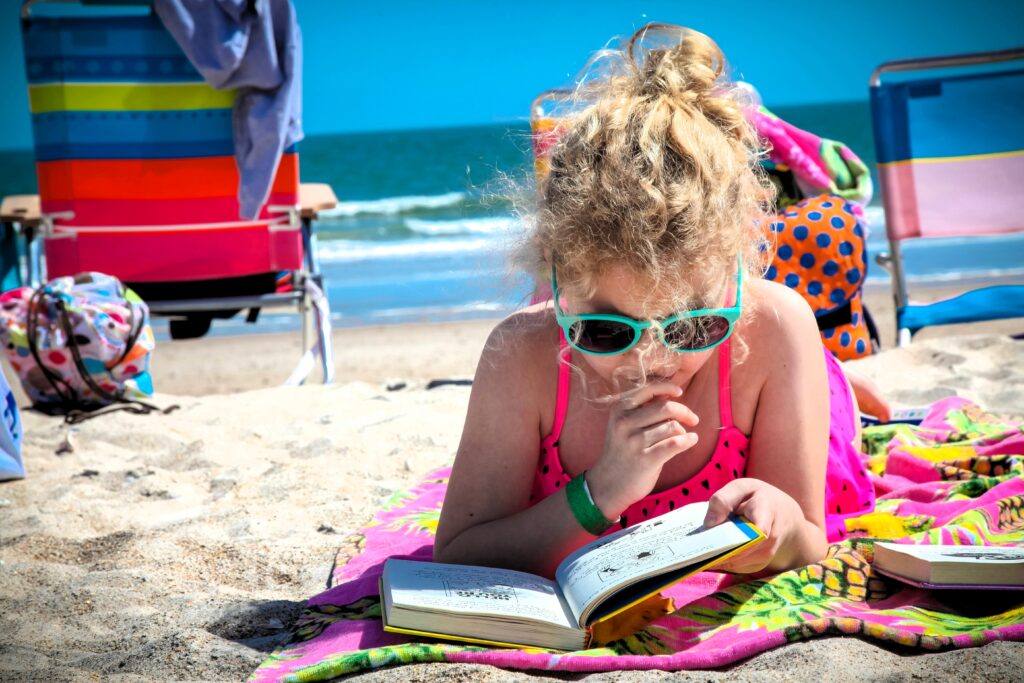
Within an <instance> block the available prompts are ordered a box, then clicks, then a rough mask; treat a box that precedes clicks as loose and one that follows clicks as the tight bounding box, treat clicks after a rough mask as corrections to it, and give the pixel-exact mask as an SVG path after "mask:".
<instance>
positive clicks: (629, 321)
mask: <svg viewBox="0 0 1024 683" xmlns="http://www.w3.org/2000/svg"><path fill="white" fill-rule="evenodd" d="M559 295H560V292H559V290H558V279H557V277H556V276H555V264H554V260H552V263H551V298H552V299H553V301H554V304H555V320H556V321H557V322H558V326H559V327H561V328H562V332H563V333H564V334H565V338H566V340H567V341H568V342H569V344H570V345H571V346H572V347H573V348H574V349H576V350H577V351H579V352H580V353H586V354H589V355H591V356H617V355H619V354H623V353H626V352H627V351H629V350H630V349H631V348H633V347H634V346H636V345H637V344H638V343H639V342H640V337H642V336H643V333H644V330H646V329H649V328H652V327H653V328H656V329H657V337H658V340H659V341H660V342H661V343H662V345H663V346H664V347H665V348H667V349H669V350H671V351H675V352H676V353H696V352H698V351H707V350H709V349H713V348H715V347H716V346H718V345H719V344H721V343H722V342H724V341H725V340H726V339H728V338H729V337H730V336H732V331H733V328H735V327H736V321H737V320H739V318H740V310H741V305H742V300H743V261H742V259H740V258H737V268H736V303H734V304H733V305H732V306H729V307H728V308H702V309H700V310H697V311H683V312H682V313H676V314H675V315H670V316H669V317H667V318H663V319H661V320H659V321H657V322H655V321H651V320H636V319H634V318H630V317H627V316H624V315H615V314H613V313H582V314H579V315H574V314H571V313H566V312H565V311H563V310H562V307H561V306H560V305H559V304H558V298H559ZM704 316H715V317H719V318H725V320H726V321H727V322H728V323H729V329H728V331H726V333H725V334H724V335H722V338H721V339H719V340H718V341H716V342H714V343H713V344H708V345H707V346H701V347H699V348H695V349H681V348H678V347H675V346H672V345H670V344H669V343H668V342H667V341H666V340H665V330H666V329H668V327H669V326H670V325H671V324H672V323H676V322H679V321H680V320H687V319H689V318H701V317H704ZM587 320H596V321H603V322H617V323H622V324H624V325H626V326H628V327H630V328H632V329H633V341H632V342H631V343H630V344H629V346H626V347H625V348H623V349H620V350H618V351H591V350H588V349H585V348H582V347H581V346H578V345H577V344H576V342H574V341H573V338H572V337H573V335H572V326H573V325H575V324H576V323H578V322H586V321H587Z"/></svg>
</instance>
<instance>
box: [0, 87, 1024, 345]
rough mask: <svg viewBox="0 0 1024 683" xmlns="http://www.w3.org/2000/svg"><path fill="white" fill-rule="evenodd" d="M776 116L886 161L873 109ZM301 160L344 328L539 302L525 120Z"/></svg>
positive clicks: (1000, 273)
mask: <svg viewBox="0 0 1024 683" xmlns="http://www.w3.org/2000/svg"><path fill="white" fill-rule="evenodd" d="M776 113H778V114H779V115H780V116H782V117H783V118H785V119H786V120H788V121H791V122H792V123H794V124H795V125H797V126H800V127H802V128H806V129H808V130H812V131H814V132H816V133H818V134H819V135H822V136H825V137H830V138H833V139H838V140H842V141H844V142H846V143H847V144H848V145H849V146H850V147H851V148H852V149H853V150H854V151H855V152H857V153H858V155H860V156H861V157H862V158H863V159H864V161H865V162H867V163H868V164H869V165H872V166H873V164H874V151H873V141H872V138H871V126H870V113H869V109H868V105H867V103H866V102H854V103H839V104H829V105H814V106H801V107H789V108H778V109H776ZM299 152H300V159H301V162H300V163H301V174H302V178H303V180H304V181H306V182H326V183H330V184H331V186H332V187H333V188H334V191H335V194H337V195H338V197H339V200H340V203H339V205H338V207H337V208H336V209H333V210H331V211H328V212H325V213H324V214H323V215H322V216H321V219H320V221H319V222H318V223H317V233H318V237H319V240H320V250H319V253H320V263H321V269H322V271H323V273H324V276H325V280H326V283H327V293H328V297H329V300H330V303H331V310H332V320H333V323H334V324H335V325H336V326H356V325H373V324H387V323H396V322H408V321H428V320H458V319H467V318H474V317H495V316H500V315H503V314H505V313H507V312H510V311H512V310H514V309H515V308H516V307H518V306H520V305H522V304H523V303H524V302H525V301H527V300H528V298H529V290H530V287H529V283H528V281H527V278H526V277H525V276H523V275H522V274H516V273H514V272H511V271H510V269H509V267H508V266H507V261H508V258H507V257H508V254H509V252H510V250H511V249H513V248H514V247H515V246H516V245H517V244H518V243H519V241H520V240H521V239H522V236H523V228H522V224H521V222H520V221H519V220H518V219H517V218H516V215H515V212H514V203H513V202H512V201H511V198H510V196H511V194H513V193H514V192H516V191H523V190H526V191H528V188H529V185H528V179H529V178H530V177H531V174H532V157H531V152H530V143H529V128H528V126H527V124H526V123H525V122H522V123H512V124H501V125H491V126H480V127H465V128H457V129H456V128H453V129H445V130H416V131H395V132H383V133H363V134H345V135H330V136H310V137H308V138H307V139H306V140H304V141H303V142H302V143H301V144H300V146H299ZM876 187H877V183H876ZM0 191H2V192H3V194H14V193H24V192H34V191H35V183H34V177H33V170H32V160H31V154H30V153H5V154H0ZM868 216H869V219H870V221H871V226H872V228H871V232H870V233H869V239H868V250H869V258H870V259H872V261H871V263H870V264H869V272H868V281H869V285H871V286H886V285H887V283H888V275H887V274H886V273H885V272H884V271H882V269H881V268H879V267H878V266H875V265H874V263H873V255H874V254H875V253H877V252H879V251H883V250H884V249H885V246H886V245H885V229H884V216H883V213H882V209H881V206H880V204H879V203H878V199H877V198H876V199H875V201H874V202H873V204H872V205H871V206H869V207H868ZM904 256H905V259H906V264H907V272H908V278H909V280H910V281H911V282H912V283H950V282H955V281H958V280H985V279H989V278H1000V279H1005V278H1014V279H1017V280H1020V281H1024V237H1017V238H1008V237H991V238H974V239H970V240H964V239H951V240H928V241H925V242H920V243H916V244H915V243H908V244H906V245H905V246H904ZM296 326H297V320H296V319H295V318H294V316H291V317H289V316H277V315H267V316H264V318H263V319H262V320H261V322H260V324H259V325H256V326H249V325H245V324H244V323H243V322H242V321H241V320H232V321H218V322H217V323H215V329H214V332H215V333H225V334H232V333H238V332H246V331H275V330H281V329H291V328H294V327H296Z"/></svg>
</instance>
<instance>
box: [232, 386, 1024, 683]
mask: <svg viewBox="0 0 1024 683" xmlns="http://www.w3.org/2000/svg"><path fill="white" fill-rule="evenodd" d="M865 446H866V449H865V450H866V453H865V455H864V458H865V465H866V466H867V467H868V469H869V471H870V476H871V477H872V480H873V482H874V484H875V487H876V489H877V492H878V495H879V499H878V504H877V507H876V509H875V510H874V511H872V512H870V513H868V514H865V515H863V516H861V517H857V518H853V519H850V520H848V522H847V532H848V533H847V537H846V538H845V539H844V540H843V542H841V543H837V544H834V545H832V546H831V547H830V549H829V552H828V557H827V559H825V560H823V561H822V562H819V563H816V564H812V565H809V566H806V567H801V568H799V569H794V570H792V571H788V572H783V573H781V574H778V575H776V576H774V577H771V578H768V579H762V580H756V581H746V582H742V580H741V579H739V578H737V577H733V576H731V575H727V574H721V573H717V572H703V573H701V574H697V575H696V576H693V577H691V578H690V579H688V580H686V581H684V582H682V583H680V584H678V585H676V586H674V587H673V588H672V589H670V590H669V591H666V592H665V594H663V599H661V600H654V601H651V602H650V603H649V604H648V605H647V609H646V610H643V611H642V612H640V613H638V614H636V615H634V616H635V618H637V619H640V620H641V623H642V625H643V628H640V630H638V631H635V632H632V630H631V629H632V626H631V628H630V631H629V634H628V635H622V636H621V637H618V638H617V639H613V640H611V641H610V642H608V643H607V644H605V645H604V646H603V647H598V648H594V649H590V650H585V651H581V652H570V653H564V652H555V651H550V650H543V649H539V648H528V649H522V650H502V649H493V648H486V647H479V646H467V645H459V644H456V643H448V644H442V643H429V642H412V641H410V639H409V638H408V637H405V636H400V635H396V634H390V633H385V632H384V631H383V630H382V628H381V622H380V603H379V600H378V597H377V578H378V576H379V575H380V572H381V568H382V563H383V562H384V560H385V559H386V557H388V556H396V555H400V556H411V557H413V558H416V559H424V560H425V559H429V558H430V555H431V545H432V543H433V539H434V531H435V529H436V526H437V520H438V513H439V511H440V508H441V501H442V500H443V497H444V492H445V487H446V484H447V477H448V472H449V470H448V469H442V470H439V471H437V472H435V473H433V474H432V475H431V476H429V477H428V478H427V479H426V480H425V481H423V482H422V483H420V484H419V485H418V486H416V487H414V488H412V489H410V490H408V491H404V492H401V493H398V494H395V496H393V497H392V499H391V500H390V501H389V502H388V503H387V505H386V506H385V508H384V509H383V510H382V511H380V512H379V513H378V514H377V515H376V517H375V518H374V520H373V522H372V523H371V524H370V526H368V527H367V528H366V529H365V530H363V532H362V533H361V534H359V535H357V536H354V537H352V538H350V539H348V541H347V542H346V544H345V546H344V547H343V548H342V549H341V551H340V552H339V555H338V561H337V564H336V568H335V570H334V575H333V584H334V587H333V588H331V589H329V590H327V591H326V592H324V593H321V594H320V595H317V596H316V597H314V598H312V599H311V600H310V601H309V603H308V605H307V607H306V609H305V611H304V613H303V614H302V616H301V617H300V618H299V620H298V622H297V623H296V625H295V630H294V633H293V637H292V641H291V642H290V643H289V644H288V645H287V646H285V647H284V648H282V649H280V650H279V651H277V652H275V653H274V654H272V655H271V656H270V657H269V658H268V659H267V660H266V661H265V662H264V663H263V664H262V665H261V666H260V668H259V669H257V670H256V672H255V673H254V674H253V675H252V678H251V680H254V681H279V680H283V681H324V680H330V679H331V678H334V677H337V676H341V675H343V674H347V673H352V672H354V671H360V670H365V669H372V668H376V667H381V666H388V665H395V664H403V663H410V662H438V661H447V662H465V663H479V664H492V665H495V666H501V667H509V668H517V669H543V670H562V671H606V670H613V669H663V670H677V669H694V668H711V667H721V666H725V665H728V664H730V663H733V662H736V661H738V660H740V659H743V658H746V657H750V656H751V655H755V654H757V653H759V652H763V651H765V650H768V649H771V648H774V647H778V646H780V645H783V644H785V643H789V642H793V641H797V640H802V639H805V638H812V637H816V636H823V635H856V636H860V637H864V638H871V639H875V640H880V641H888V642H894V643H898V644H900V645H904V646H909V647H913V648H920V649H922V650H939V649H948V648H954V647H972V646H978V645H983V644H985V643H988V642H991V641H994V640H1016V641H1022V640H1024V591H1021V592H1017V591H996V592H993V593H999V599H998V600H995V599H986V598H985V597H984V596H985V595H986V594H987V593H984V592H982V593H979V592H970V593H965V592H960V591H952V592H951V591H926V590H922V589H918V588H913V587H911V586H908V585H905V584H902V583H900V582H898V581H895V580H891V579H886V578H885V577H883V576H881V575H878V574H876V573H875V572H874V571H873V570H872V566H871V560H872V557H873V543H874V541H875V540H881V539H885V540H896V541H898V542H900V543H914V544H930V543H958V544H964V545H1017V546H1024V418H1021V417H1015V416H1010V415H999V414H995V413H991V412H985V411H983V410H981V409H980V408H979V407H978V406H976V405H974V404H972V403H970V402H968V401H966V400H964V399H961V398H949V399H945V400H943V401H940V402H938V403H936V404H935V405H934V406H932V409H931V411H930V413H929V415H928V417H927V418H926V420H925V421H924V422H923V423H922V424H921V425H920V426H918V427H912V426H908V425H900V426H892V427H889V426H880V427H873V428H870V429H868V430H866V433H865ZM635 625H636V624H635V623H634V624H633V626H635Z"/></svg>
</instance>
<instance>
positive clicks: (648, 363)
mask: <svg viewBox="0 0 1024 683" xmlns="http://www.w3.org/2000/svg"><path fill="white" fill-rule="evenodd" d="M725 282H726V279H722V278H714V279H711V278H690V279H688V278H680V280H679V281H677V282H676V283H674V285H673V286H665V287H661V288H659V289H658V290H657V291H653V292H652V291H651V288H650V286H649V285H648V284H646V283H645V282H644V280H643V279H641V278H640V277H638V276H637V274H636V273H635V272H633V271H631V270H629V269H628V268H625V267H623V266H612V267H611V268H609V269H608V270H607V271H605V273H603V274H602V275H601V276H600V277H599V278H598V280H597V283H596V284H597V286H596V288H595V290H594V294H593V296H591V297H589V298H585V299H583V298H577V297H573V296H572V295H571V294H570V293H569V292H565V294H564V301H565V308H566V310H567V311H569V312H572V313H577V314H585V313H611V314H616V315H624V316H627V317H629V318H634V319H636V320H662V319H664V318H667V317H668V316H670V315H673V314H675V313H678V312H679V301H680V299H679V296H678V292H680V291H683V292H690V293H691V294H690V295H689V296H687V297H685V301H686V302H687V304H686V306H685V308H687V309H690V310H696V309H698V308H718V307H724V306H726V305H728V304H727V303H726V298H727V297H730V296H731V295H730V288H729V287H726V286H725ZM673 294H676V296H673ZM731 303H732V301H731V300H730V301H729V304H731ZM713 352H714V349H708V350H706V351H693V352H686V353H680V352H677V351H673V350H671V349H668V348H666V347H665V345H664V344H662V343H661V341H660V339H659V338H658V335H657V332H655V331H654V330H653V329H648V330H645V331H644V334H643V336H642V337H641V339H640V341H639V342H637V344H636V345H635V346H634V347H633V348H631V349H630V350H628V351H626V352H625V353H621V354H616V355H608V356H598V355H592V354H581V355H582V357H583V359H584V360H585V362H586V363H587V364H588V365H589V366H590V367H591V368H592V369H593V370H594V372H595V373H596V374H597V375H598V376H599V377H600V378H601V379H603V380H604V381H605V382H606V383H607V384H608V386H609V388H610V390H611V391H613V392H619V391H625V390H627V389H630V388H632V387H635V386H638V385H641V384H644V383H647V382H651V381H658V380H668V381H671V382H672V383H674V384H676V385H678V386H680V387H686V386H687V385H689V383H690V380H692V379H693V377H694V375H696V374H697V371H698V370H700V369H701V367H703V365H704V363H706V362H707V360H708V358H710V357H711V354H712V353H713Z"/></svg>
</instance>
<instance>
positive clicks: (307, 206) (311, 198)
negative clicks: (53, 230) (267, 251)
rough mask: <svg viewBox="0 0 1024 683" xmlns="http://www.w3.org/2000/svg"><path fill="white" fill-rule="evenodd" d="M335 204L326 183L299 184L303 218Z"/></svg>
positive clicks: (332, 193) (313, 216)
mask: <svg viewBox="0 0 1024 683" xmlns="http://www.w3.org/2000/svg"><path fill="white" fill-rule="evenodd" d="M337 205H338V198H337V197H336V196H335V195H334V190H332V189H331V186H330V185H328V184H327V183H300V184H299V213H300V215H301V216H302V217H303V218H316V217H317V215H318V214H319V213H320V212H321V211H324V210H326V209H333V208H334V207H336V206H337ZM5 206H6V204H5Z"/></svg>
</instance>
